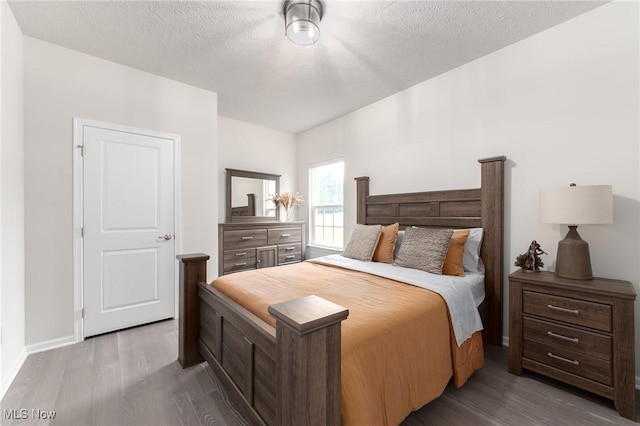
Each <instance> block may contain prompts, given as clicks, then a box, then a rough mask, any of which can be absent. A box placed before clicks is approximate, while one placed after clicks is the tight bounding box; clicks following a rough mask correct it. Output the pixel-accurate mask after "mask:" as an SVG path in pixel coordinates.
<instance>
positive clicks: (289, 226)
mask: <svg viewBox="0 0 640 426" xmlns="http://www.w3.org/2000/svg"><path fill="white" fill-rule="evenodd" d="M304 246H305V245H304V222H255V223H253V222H252V223H221V224H219V225H218V274H219V275H220V276H222V275H225V274H230V273H232V272H239V271H245V270H248V269H257V268H268V267H272V266H279V265H286V264H289V263H297V262H301V261H302V260H303V249H304Z"/></svg>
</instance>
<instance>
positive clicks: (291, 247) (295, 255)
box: [278, 243, 302, 265]
mask: <svg viewBox="0 0 640 426" xmlns="http://www.w3.org/2000/svg"><path fill="white" fill-rule="evenodd" d="M300 261H302V246H301V245H300V243H295V244H280V245H278V264H279V265H282V264H284V263H293V262H300Z"/></svg>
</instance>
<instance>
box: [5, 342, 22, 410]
mask: <svg viewBox="0 0 640 426" xmlns="http://www.w3.org/2000/svg"><path fill="white" fill-rule="evenodd" d="M26 359H27V348H26V347H25V348H22V352H20V355H19V356H18V359H17V360H16V362H15V363H14V364H13V366H12V367H11V370H9V375H8V376H7V378H6V379H5V380H4V381H3V382H2V387H0V400H1V399H2V398H4V394H5V393H7V390H9V386H11V383H13V380H14V379H15V378H16V376H17V375H18V371H20V369H21V368H22V364H24V362H25V361H26Z"/></svg>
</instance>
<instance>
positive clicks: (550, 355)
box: [547, 352, 580, 365]
mask: <svg viewBox="0 0 640 426" xmlns="http://www.w3.org/2000/svg"><path fill="white" fill-rule="evenodd" d="M547 356H548V357H550V358H553V359H557V360H560V361H564V362H568V363H569V364H573V365H580V361H577V360H575V359H569V358H565V357H563V356H559V355H556V354H554V353H551V352H547Z"/></svg>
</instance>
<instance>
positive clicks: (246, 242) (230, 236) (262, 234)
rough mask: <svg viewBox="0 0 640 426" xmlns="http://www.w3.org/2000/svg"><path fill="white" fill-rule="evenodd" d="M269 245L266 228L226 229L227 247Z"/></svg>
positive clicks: (225, 239)
mask: <svg viewBox="0 0 640 426" xmlns="http://www.w3.org/2000/svg"><path fill="white" fill-rule="evenodd" d="M264 245H267V230H266V229H242V230H237V231H224V247H225V248H243V247H257V246H264Z"/></svg>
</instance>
